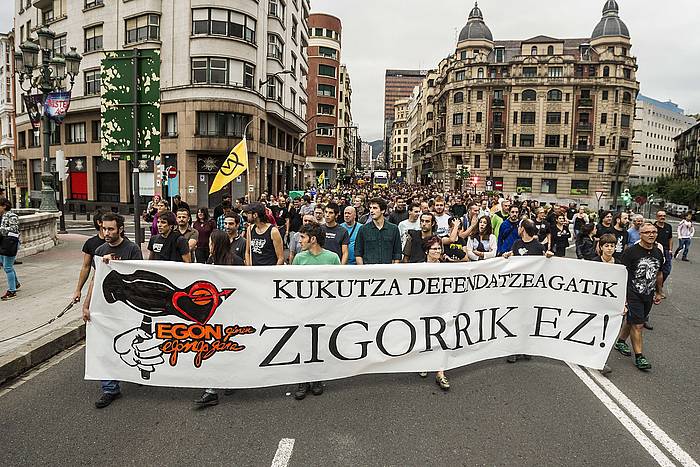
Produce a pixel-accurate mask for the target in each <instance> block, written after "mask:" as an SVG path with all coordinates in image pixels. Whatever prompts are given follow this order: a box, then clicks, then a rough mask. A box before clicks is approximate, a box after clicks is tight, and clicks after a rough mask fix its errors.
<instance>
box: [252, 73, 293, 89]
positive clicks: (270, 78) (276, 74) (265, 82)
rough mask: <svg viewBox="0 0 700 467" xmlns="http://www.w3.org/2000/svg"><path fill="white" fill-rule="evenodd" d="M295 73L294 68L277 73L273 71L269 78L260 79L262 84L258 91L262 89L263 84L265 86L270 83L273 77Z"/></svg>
mask: <svg viewBox="0 0 700 467" xmlns="http://www.w3.org/2000/svg"><path fill="white" fill-rule="evenodd" d="M292 73H293V71H292V70H282V71H278V72H277V73H273V74H271V75H268V76H267V79H266V80H265V81H263V80H260V81H259V82H260V84H259V85H258V92H259V91H260V90H261V89H262V87H263V86H265V85H266V84H267V83H269V82H270V81H271V80H272V79H273V78H276V77H278V76H281V75H291V74H292Z"/></svg>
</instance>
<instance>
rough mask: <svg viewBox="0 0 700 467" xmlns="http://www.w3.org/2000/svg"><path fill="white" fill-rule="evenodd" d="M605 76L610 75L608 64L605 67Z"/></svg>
mask: <svg viewBox="0 0 700 467" xmlns="http://www.w3.org/2000/svg"><path fill="white" fill-rule="evenodd" d="M603 76H605V77H608V76H610V67H609V66H607V65H606V66H604V67H603Z"/></svg>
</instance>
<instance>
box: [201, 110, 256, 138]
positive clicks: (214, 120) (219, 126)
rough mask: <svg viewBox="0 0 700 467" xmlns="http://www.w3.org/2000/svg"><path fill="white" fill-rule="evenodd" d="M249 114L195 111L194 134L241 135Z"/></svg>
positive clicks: (238, 136) (237, 136) (249, 118)
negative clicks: (195, 128)
mask: <svg viewBox="0 0 700 467" xmlns="http://www.w3.org/2000/svg"><path fill="white" fill-rule="evenodd" d="M250 120H251V117H250V115H245V114H239V113H224V112H197V130H196V133H195V134H196V136H221V137H227V136H229V137H230V136H232V137H235V138H242V137H243V130H244V129H245V127H246V125H247V124H248V122H250Z"/></svg>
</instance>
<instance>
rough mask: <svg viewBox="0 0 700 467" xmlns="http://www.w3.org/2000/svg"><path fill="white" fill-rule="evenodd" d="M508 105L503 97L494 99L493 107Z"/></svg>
mask: <svg viewBox="0 0 700 467" xmlns="http://www.w3.org/2000/svg"><path fill="white" fill-rule="evenodd" d="M505 106H506V101H505V100H503V99H494V100H493V107H505Z"/></svg>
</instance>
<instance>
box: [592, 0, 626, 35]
mask: <svg viewBox="0 0 700 467" xmlns="http://www.w3.org/2000/svg"><path fill="white" fill-rule="evenodd" d="M619 12H620V7H619V6H618V5H617V2H616V1H615V0H607V2H605V6H603V17H602V18H601V20H600V22H599V23H598V25H597V26H596V27H595V29H594V30H593V34H591V39H597V38H599V37H607V36H616V37H620V36H622V37H627V38H629V37H630V32H629V29H627V26H626V25H625V23H624V22H623V21H622V20H621V19H620V17H619V16H618V14H619Z"/></svg>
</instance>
